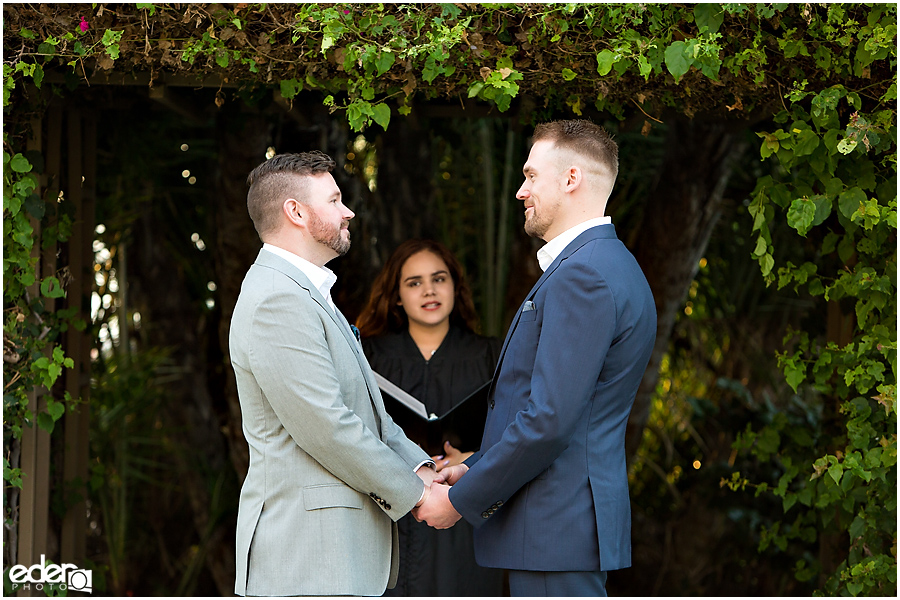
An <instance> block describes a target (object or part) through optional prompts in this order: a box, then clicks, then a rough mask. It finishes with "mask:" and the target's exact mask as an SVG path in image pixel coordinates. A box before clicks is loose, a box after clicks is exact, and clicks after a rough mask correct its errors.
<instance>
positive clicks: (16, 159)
mask: <svg viewBox="0 0 900 600" xmlns="http://www.w3.org/2000/svg"><path fill="white" fill-rule="evenodd" d="M9 166H10V167H11V168H12V170H13V171H15V172H16V173H28V172H29V171H31V163H30V162H28V159H27V158H25V157H24V156H22V155H21V154H16V155H15V156H13V157H12V160H11V161H10V162H9Z"/></svg>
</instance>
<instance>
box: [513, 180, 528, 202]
mask: <svg viewBox="0 0 900 600" xmlns="http://www.w3.org/2000/svg"><path fill="white" fill-rule="evenodd" d="M529 196H531V192H529V191H528V190H527V189H525V184H524V183H523V184H522V187H520V188H519V191H518V192H516V198H518V199H519V200H525V199H526V198H528V197H529Z"/></svg>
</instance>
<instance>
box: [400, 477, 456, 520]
mask: <svg viewBox="0 0 900 600" xmlns="http://www.w3.org/2000/svg"><path fill="white" fill-rule="evenodd" d="M449 490H450V486H449V485H443V484H437V483H436V484H434V485H432V486H431V488H429V489H428V490H426V492H425V498H424V499H423V500H422V504H421V505H420V506H418V507H417V508H414V509H413V510H412V514H413V516H414V517H415V518H416V521H419V522H420V523H421V522H422V521H425V522H426V523H428V524H429V525H431V526H432V527H434V528H435V529H449V528H450V527H453V525H455V524H456V522H457V521H459V519H460V514H459V513H458V512H456V509H455V508H453V504H451V503H450V497H449V495H448V492H449Z"/></svg>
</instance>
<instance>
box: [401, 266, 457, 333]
mask: <svg viewBox="0 0 900 600" xmlns="http://www.w3.org/2000/svg"><path fill="white" fill-rule="evenodd" d="M455 292H456V290H455V289H454V286H453V278H452V277H451V276H450V269H448V268H447V263H445V262H444V261H443V260H442V259H441V258H440V257H439V256H437V255H436V254H434V253H432V252H429V251H428V250H422V251H421V252H418V253H416V254H413V255H412V256H410V257H409V258H408V259H406V262H405V263H403V267H402V268H401V269H400V301H399V302H397V304H399V305H400V306H402V307H403V310H404V311H405V312H406V316H407V317H408V318H409V321H410V324H411V325H412V324H415V325H419V326H425V327H434V326H437V325H441V324H443V323H444V322H445V321H446V320H447V319H449V318H450V313H451V312H453V302H454V295H455Z"/></svg>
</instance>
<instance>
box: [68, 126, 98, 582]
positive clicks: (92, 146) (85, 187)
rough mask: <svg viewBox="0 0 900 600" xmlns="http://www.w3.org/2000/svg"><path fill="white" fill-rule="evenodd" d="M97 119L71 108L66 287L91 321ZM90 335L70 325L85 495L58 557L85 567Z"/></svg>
mask: <svg viewBox="0 0 900 600" xmlns="http://www.w3.org/2000/svg"><path fill="white" fill-rule="evenodd" d="M96 157H97V121H96V116H95V114H94V113H93V112H87V113H86V114H85V115H84V117H82V116H81V113H80V111H77V110H73V111H70V113H69V172H68V181H69V183H68V186H67V187H68V189H69V198H68V201H70V202H72V203H74V205H75V223H74V225H73V229H72V237H71V238H70V240H69V271H70V273H71V275H72V278H73V279H72V282H71V283H70V284H69V287H68V291H67V301H68V305H69V306H75V307H77V308H78V313H77V315H76V316H77V317H80V318H82V319H85V321H88V320H90V294H91V289H92V283H93V271H92V269H91V266H92V264H93V251H92V241H93V239H94V236H93V233H94V196H95V188H96ZM90 352H91V349H90V338H89V337H88V335H87V333H86V332H84V331H78V330H77V329H76V328H75V327H69V329H68V331H67V332H66V355H67V356H68V357H70V358H71V359H72V360H73V361H74V363H75V364H74V366H73V367H72V368H71V369H69V370H68V371H66V391H67V392H68V393H69V395H70V396H71V397H72V398H75V399H80V400H81V403H80V404H79V406H78V407H77V408H75V409H74V410H69V411H67V412H66V416H65V437H64V443H65V452H64V454H63V481H64V484H63V485H64V486H65V487H66V488H68V487H69V486H73V487H76V488H77V489H79V491H80V492H81V498H80V499H79V500H78V501H77V502H76V503H75V504H74V505H73V506H71V507H69V510H68V511H67V512H66V514H65V516H64V517H63V523H62V532H61V539H60V561H62V562H67V563H72V564H75V565H78V566H79V567H83V566H84V564H85V562H84V559H85V558H86V554H87V552H86V550H87V546H86V544H87V504H86V502H85V500H86V499H85V494H86V493H87V482H88V458H89V447H88V446H89V429H88V428H89V424H90V403H89V399H90V368H91V356H90Z"/></svg>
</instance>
